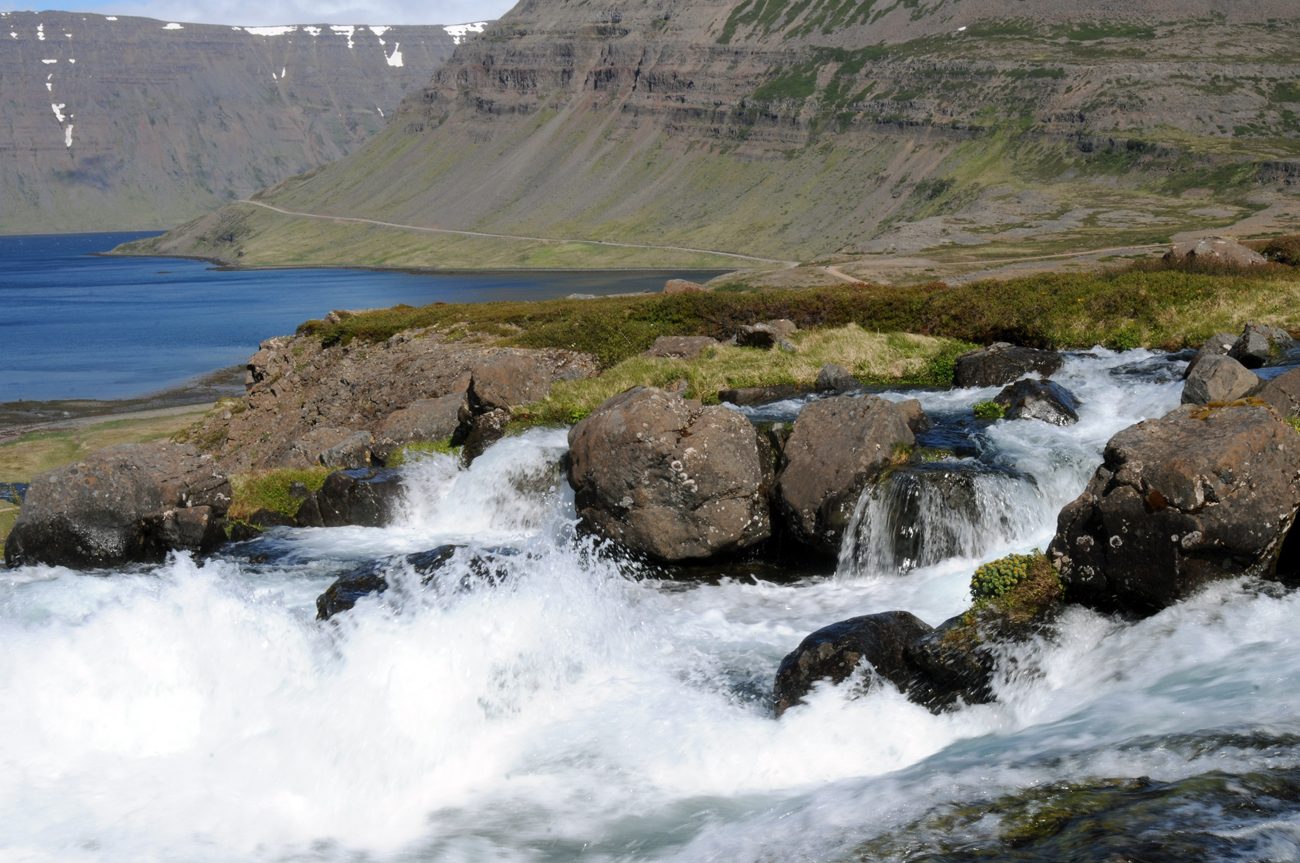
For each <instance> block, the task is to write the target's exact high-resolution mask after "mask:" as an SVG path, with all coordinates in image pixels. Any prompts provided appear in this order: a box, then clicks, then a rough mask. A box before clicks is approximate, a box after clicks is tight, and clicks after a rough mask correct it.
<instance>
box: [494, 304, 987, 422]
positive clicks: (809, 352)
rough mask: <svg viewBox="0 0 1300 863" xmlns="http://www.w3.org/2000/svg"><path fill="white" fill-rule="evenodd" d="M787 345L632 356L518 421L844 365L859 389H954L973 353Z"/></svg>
mask: <svg viewBox="0 0 1300 863" xmlns="http://www.w3.org/2000/svg"><path fill="white" fill-rule="evenodd" d="M790 341H792V342H793V343H794V344H795V346H796V347H797V348H798V349H799V350H798V352H797V353H793V354H791V353H787V352H785V351H782V350H779V349H774V350H770V351H764V350H760V349H758V348H739V347H728V346H725V345H722V346H718V347H713V348H709V349H707V350H706V351H705V352H704V353H703V354H702V355H701V356H700V357H699V358H698V359H694V360H674V359H662V358H656V357H644V356H640V355H638V356H633V357H629V358H628V359H625V360H623V361H622V362H620V363H618V364H617V365H615V366H614V367H613V368H611V369H609V370H607V371H605V372H604V373H603V374H601V375H600V376H599V377H595V378H588V379H586V380H577V381H562V382H559V383H557V384H555V386H554V387H553V388H552V390H551V395H550V397H549V398H548V399H547V400H546V401H544V402H539V403H538V404H535V405H530V406H528V407H526V408H523V409H522V410H521V411H520V412H519V413H518V414H517V416H516V419H517V421H519V422H524V423H560V424H569V423H574V422H577V421H578V420H580V419H582V418H583V417H585V416H586V415H587V414H589V413H591V411H592V410H594V409H595V408H596V406H598V405H599V404H600V403H601V402H603V401H604V400H605V399H607V398H609V397H610V396H612V395H615V394H616V393H620V392H622V391H624V390H626V389H628V388H629V387H634V386H651V387H660V388H668V387H672V386H673V385H674V384H675V383H676V382H678V381H680V380H685V381H686V382H687V390H686V395H687V396H688V397H689V398H698V399H700V400H702V401H704V402H705V403H706V404H716V403H717V401H718V391H719V390H723V389H728V388H732V387H750V386H767V385H771V384H796V385H801V386H812V385H813V383H814V382H815V381H816V380H817V373H818V372H819V371H821V367H822V365H824V364H825V363H837V364H839V365H841V366H844V367H845V368H847V369H848V370H849V371H851V372H853V373H854V374H855V375H857V376H858V377H859V379H861V380H863V381H864V382H873V383H902V384H906V383H914V384H931V383H939V384H942V383H951V382H952V358H953V357H955V356H957V355H958V354H960V353H962V352H964V351H967V350H970V349H971V348H972V347H973V345H970V344H968V343H965V342H958V341H954V340H951V339H940V338H934V337H932V336H919V335H909V334H905V333H884V334H882V333H869V332H867V331H865V330H863V329H862V328H861V327H859V326H858V325H857V324H848V325H846V326H843V327H837V328H834V329H827V330H817V331H805V332H799V333H794V334H793V335H791V336H790Z"/></svg>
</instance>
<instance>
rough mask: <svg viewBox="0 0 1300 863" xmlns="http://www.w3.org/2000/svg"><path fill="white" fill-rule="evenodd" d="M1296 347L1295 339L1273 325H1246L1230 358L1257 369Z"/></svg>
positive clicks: (1230, 353)
mask: <svg viewBox="0 0 1300 863" xmlns="http://www.w3.org/2000/svg"><path fill="white" fill-rule="evenodd" d="M1294 347H1295V339H1293V338H1291V334H1290V333H1288V332H1287V331H1286V330H1284V329H1282V328H1281V327H1275V326H1273V325H1272V324H1246V327H1245V329H1243V330H1242V331H1241V337H1240V338H1238V339H1237V341H1236V342H1235V343H1233V345H1232V349H1231V350H1230V351H1228V356H1230V357H1232V358H1233V359H1234V360H1237V361H1238V362H1239V363H1241V364H1242V365H1243V366H1245V367H1246V368H1248V369H1257V368H1260V367H1261V366H1264V365H1267V364H1268V363H1269V362H1271V361H1273V360H1276V359H1278V358H1280V357H1281V356H1282V355H1283V354H1285V353H1286V352H1287V351H1289V350H1291V349H1292V348H1294Z"/></svg>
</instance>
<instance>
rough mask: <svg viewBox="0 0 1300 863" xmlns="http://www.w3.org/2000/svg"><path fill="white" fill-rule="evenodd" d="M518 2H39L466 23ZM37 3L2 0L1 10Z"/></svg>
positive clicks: (242, 16) (101, 8)
mask: <svg viewBox="0 0 1300 863" xmlns="http://www.w3.org/2000/svg"><path fill="white" fill-rule="evenodd" d="M513 5H515V3H514V0H368V2H365V0H362V2H358V0H216V2H212V0H121V1H120V2H114V0H109V2H103V0H95V2H66V3H60V2H58V0H47V2H45V3H42V4H40V5H39V6H37V7H35V8H36V9H39V10H42V11H43V10H45V9H58V10H61V11H69V12H98V13H101V14H104V15H144V16H146V17H149V18H160V19H162V20H164V21H179V22H186V21H192V22H195V23H198V24H254V25H256V24H464V23H468V22H470V21H487V20H490V19H493V18H499V17H501V16H502V15H503V14H504V13H505V12H506V10H508V9H509V8H510V7H511V6H513ZM32 8H33V7H32V6H30V5H26V4H18V3H13V2H6V0H0V11H16V10H20V9H32Z"/></svg>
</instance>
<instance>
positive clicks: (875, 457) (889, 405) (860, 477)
mask: <svg viewBox="0 0 1300 863" xmlns="http://www.w3.org/2000/svg"><path fill="white" fill-rule="evenodd" d="M915 442H916V437H915V436H914V435H913V434H912V430H911V429H910V428H909V427H908V424H907V415H906V414H905V413H904V411H903V410H902V409H901V408H899V406H898V405H896V404H894V403H893V402H890V401H886V400H885V399H882V398H878V397H876V396H872V395H868V396H863V397H862V398H853V397H851V396H836V397H834V398H829V399H825V400H823V401H816V402H813V403H812V404H810V405H808V406H807V407H805V408H804V409H803V411H801V412H800V414H799V418H798V419H797V420H796V421H795V424H794V432H793V433H792V434H791V435H790V439H789V441H787V442H786V445H785V447H784V450H783V455H784V462H785V467H784V469H783V470H782V471H781V475H780V477H779V478H778V480H777V493H778V497H779V500H780V506H781V510H782V514H783V516H784V519H785V523H786V524H787V526H788V527H789V528H790V531H791V533H792V534H793V535H794V537H795V538H796V539H797V540H799V541H800V542H802V543H804V544H806V545H808V546H810V547H812V548H814V549H817V550H818V551H821V552H822V553H824V554H829V555H833V554H836V553H837V552H838V551H839V547H840V540H841V539H842V538H843V536H844V531H845V529H846V528H847V527H848V525H849V521H850V519H851V518H852V516H853V509H854V507H855V506H856V504H857V502H858V497H859V496H860V495H861V494H862V490H863V488H865V487H866V486H867V484H868V483H871V482H874V481H875V480H876V479H877V477H879V476H880V473H881V471H882V470H883V469H884V468H885V467H886V465H888V464H890V463H891V462H892V461H894V460H895V459H896V457H897V455H898V452H899V448H900V447H905V448H910V447H911V446H912V444H914V443H915Z"/></svg>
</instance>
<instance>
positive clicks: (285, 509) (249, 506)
mask: <svg viewBox="0 0 1300 863" xmlns="http://www.w3.org/2000/svg"><path fill="white" fill-rule="evenodd" d="M330 473H331V471H330V469H329V468H324V467H313V468H308V469H307V470H290V469H287V468H280V469H276V470H267V471H258V472H256V473H243V474H236V475H234V476H232V477H231V478H230V489H231V492H232V494H231V502H230V509H229V511H227V513H226V517H227V518H229V519H231V520H232V521H243V520H245V519H247V518H248V517H249V516H251V515H252V514H253V513H255V512H257V511H258V510H259V509H263V508H265V509H271V510H275V511H276V512H281V513H283V514H285V515H287V516H289V517H290V518H293V517H294V516H296V515H297V514H298V508H299V507H301V506H302V501H301V500H299V499H298V498H296V497H294V496H293V495H291V494H289V486H290V484H292V483H295V482H301V483H303V484H304V485H306V486H307V490H308V491H316V490H317V489H319V488H320V487H321V486H322V485H324V484H325V477H327V476H329V475H330Z"/></svg>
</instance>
